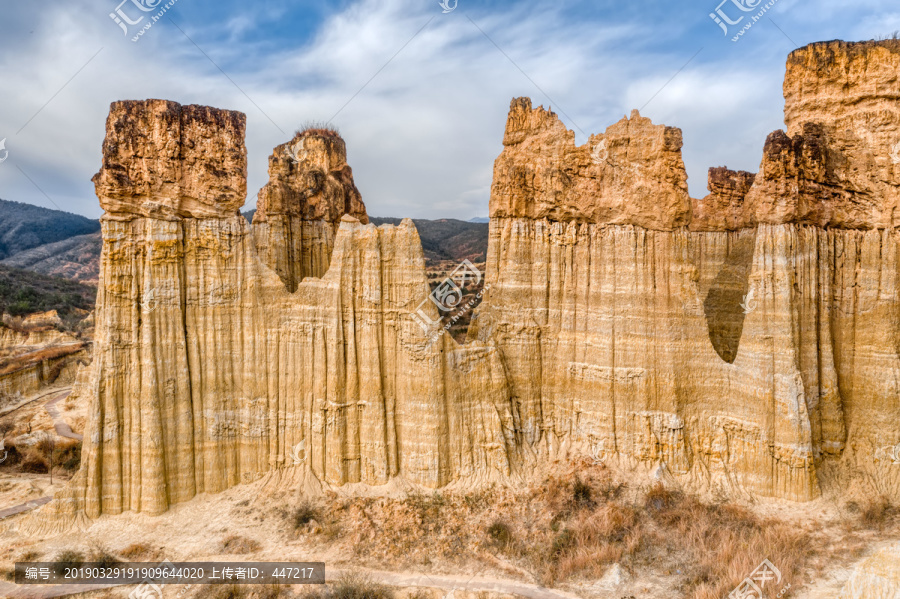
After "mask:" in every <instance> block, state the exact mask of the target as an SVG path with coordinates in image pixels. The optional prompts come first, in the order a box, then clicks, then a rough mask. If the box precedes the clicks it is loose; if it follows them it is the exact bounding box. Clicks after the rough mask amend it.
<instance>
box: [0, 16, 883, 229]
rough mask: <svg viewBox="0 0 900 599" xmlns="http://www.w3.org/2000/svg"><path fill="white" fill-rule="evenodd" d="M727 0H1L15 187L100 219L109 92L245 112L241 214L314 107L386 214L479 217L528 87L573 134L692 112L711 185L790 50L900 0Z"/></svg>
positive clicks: (697, 184)
mask: <svg viewBox="0 0 900 599" xmlns="http://www.w3.org/2000/svg"><path fill="white" fill-rule="evenodd" d="M719 1H720V0H709V1H707V0H702V1H694V0H690V1H680V2H662V1H658V0H648V1H631V2H620V1H617V2H612V1H606V0H592V1H555V2H542V1H540V0H535V1H529V2H508V1H499V0H497V1H487V2H475V1H472V0H442V3H443V4H442V3H441V2H438V0H415V1H414V0H378V1H376V0H358V1H337V2H320V1H309V2H291V1H285V0H282V1H274V0H254V1H252V2H251V1H245V2H239V1H237V0H125V1H124V2H122V0H45V1H43V2H40V3H35V2H13V1H12V0H0V12H2V15H0V39H2V44H0V140H2V141H0V143H2V145H3V148H2V149H0V198H2V199H6V200H14V201H19V202H26V203H30V204H36V205H39V206H44V207H47V208H58V209H61V210H65V211H68V212H74V213H78V214H83V215H85V216H88V217H91V218H97V217H99V216H100V215H101V213H102V211H101V210H100V207H99V204H98V201H97V198H96V196H95V195H94V187H93V184H92V183H91V177H92V176H93V175H94V173H96V172H97V171H98V170H99V167H100V161H101V144H102V141H103V136H104V132H105V121H106V116H107V114H108V112H109V105H110V103H111V102H114V101H117V100H125V99H130V100H139V99H146V98H163V99H168V100H174V101H176V102H180V103H182V104H205V105H210V106H215V107H218V108H227V109H231V110H239V111H241V112H244V113H245V114H246V115H247V150H248V176H249V179H248V197H247V201H246V204H245V209H250V208H252V207H253V206H254V205H255V203H256V193H257V191H258V190H259V188H260V187H262V186H263V185H264V184H265V183H266V181H267V179H268V176H267V168H268V157H269V155H270V154H271V153H272V149H273V148H274V147H275V146H277V145H278V144H281V143H284V142H285V141H288V140H289V139H290V138H291V137H292V136H293V132H294V131H295V130H296V129H298V128H301V127H302V126H304V125H305V124H309V123H311V122H316V123H329V124H330V125H332V126H335V127H337V129H338V130H339V131H340V132H341V134H342V136H343V137H344V139H345V140H346V142H347V152H348V162H349V164H350V166H351V167H352V168H353V173H354V178H355V181H356V185H357V187H358V188H359V189H360V191H361V192H362V196H363V200H364V202H365V203H366V206H367V210H368V213H369V214H370V215H372V216H392V217H412V218H459V219H463V220H468V219H470V218H473V217H484V216H487V214H488V200H489V196H490V185H491V176H492V170H493V162H494V159H495V158H496V157H497V156H498V155H499V153H500V151H501V150H502V139H503V130H504V126H505V122H506V114H507V112H508V110H509V102H510V100H511V99H512V98H515V97H519V96H529V97H531V98H532V100H533V102H534V104H535V105H539V104H540V105H543V106H545V107H547V106H549V107H551V108H552V110H553V111H554V112H556V113H557V114H558V115H559V116H560V118H561V119H562V121H563V122H564V123H565V125H566V126H567V127H568V128H569V129H571V130H573V131H574V132H575V138H576V143H578V144H579V145H580V144H583V143H586V142H587V139H588V136H589V135H591V134H592V133H600V132H603V131H604V130H605V129H606V128H607V127H608V126H609V125H611V124H613V123H614V122H616V121H618V120H620V119H621V118H622V117H623V116H625V115H626V114H630V112H631V110H632V109H634V108H637V109H639V110H640V112H641V114H642V115H644V116H647V117H650V118H651V119H652V120H653V122H654V123H662V124H666V125H669V126H674V127H679V128H681V129H682V131H683V137H684V148H683V155H684V160H685V164H686V166H687V171H688V176H689V180H688V184H689V186H690V191H691V195H692V196H694V197H702V196H703V195H705V194H706V180H707V179H706V174H707V170H708V169H709V168H710V167H713V166H728V167H729V168H732V169H739V170H748V171H752V172H756V171H757V170H758V167H759V162H760V159H761V155H762V147H763V144H764V142H765V139H766V136H767V135H768V134H769V133H771V132H772V131H774V130H776V129H781V128H783V126H784V125H783V105H784V99H783V96H782V87H781V86H782V79H783V76H784V65H785V60H786V58H787V55H788V53H790V52H791V51H792V50H794V49H795V48H797V47H801V46H804V45H806V44H809V43H811V42H815V41H823V40H831V39H844V40H848V41H850V40H866V39H877V38H883V37H888V36H890V35H892V34H893V33H894V32H895V31H897V30H900V4H898V3H897V2H896V0H854V2H853V3H849V2H846V0H841V1H839V0H725V1H724V3H723V4H718V2H719ZM120 2H121V3H120ZM773 2H774V4H772V3H773ZM167 4H172V5H171V6H170V7H169V8H167V9H166V8H165V7H166V6H167ZM769 4H772V6H771V7H770V8H769V9H768V10H767V11H766V12H765V14H764V15H763V16H762V17H761V18H759V19H758V21H756V22H753V23H752V26H751V28H750V29H747V30H746V31H745V32H744V34H743V35H742V36H741V37H739V38H738V40H737V41H732V38H733V36H734V35H736V34H737V32H738V31H739V30H740V29H741V27H744V26H745V25H746V24H748V23H751V20H752V17H753V16H754V15H758V14H759V12H760V11H761V10H763V9H764V8H765V7H766V6H768V5H769ZM717 9H718V10H719V11H720V13H719V14H720V15H722V16H724V17H726V18H727V20H730V21H732V22H736V21H738V19H739V18H741V17H743V19H742V20H741V21H740V22H738V23H737V24H736V25H727V24H723V25H722V26H720V25H718V24H717V23H716V22H715V21H714V20H713V19H712V18H711V17H710V14H711V13H712V14H716V11H717ZM163 10H165V12H164V14H163V15H162V16H161V18H159V19H158V20H157V21H155V22H151V17H152V16H155V15H158V14H159V13H160V11H163ZM117 11H118V12H117ZM111 15H116V16H117V18H119V20H120V21H122V24H121V25H120V24H117V23H116V21H115V20H114V18H113V17H111ZM122 17H124V19H126V20H127V21H132V22H135V23H136V24H134V25H130V24H128V23H127V22H126V20H123V19H122ZM139 19H140V20H139ZM720 20H722V19H721V18H720ZM148 23H150V24H151V25H152V26H151V27H150V28H149V29H146V30H144V32H143V34H142V35H140V36H139V37H137V38H135V36H136V35H137V33H138V31H140V30H141V28H142V27H144V26H146V25H147V24H148ZM723 23H725V21H723ZM723 28H725V30H723ZM726 31H727V32H726ZM133 39H136V40H137V41H132V40H133Z"/></svg>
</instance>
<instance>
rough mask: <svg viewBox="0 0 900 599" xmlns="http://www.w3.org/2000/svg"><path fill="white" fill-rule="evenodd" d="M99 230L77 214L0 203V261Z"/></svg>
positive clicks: (6, 201) (89, 220)
mask: <svg viewBox="0 0 900 599" xmlns="http://www.w3.org/2000/svg"><path fill="white" fill-rule="evenodd" d="M99 230H100V221H98V220H91V219H89V218H85V217H83V216H80V215H78V214H72V213H70V212H62V211H61V210H50V209H48V208H41V207H40V206H33V205H31V204H23V203H20V202H11V201H8V200H0V260H3V259H5V258H9V257H10V256H14V255H16V254H18V253H20V252H23V251H25V250H29V249H31V248H35V247H38V246H41V245H45V244H48V243H54V242H57V241H62V240H64V239H68V238H70V237H74V236H76V235H87V234H89V233H96V232H97V231H99Z"/></svg>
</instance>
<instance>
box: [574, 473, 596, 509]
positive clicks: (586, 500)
mask: <svg viewBox="0 0 900 599" xmlns="http://www.w3.org/2000/svg"><path fill="white" fill-rule="evenodd" d="M572 501H573V502H574V503H575V505H576V506H579V507H586V506H589V505H592V504H593V503H594V502H593V501H592V500H591V487H590V485H588V484H587V483H586V482H584V481H583V480H581V478H579V477H577V476H576V477H575V484H573V485H572Z"/></svg>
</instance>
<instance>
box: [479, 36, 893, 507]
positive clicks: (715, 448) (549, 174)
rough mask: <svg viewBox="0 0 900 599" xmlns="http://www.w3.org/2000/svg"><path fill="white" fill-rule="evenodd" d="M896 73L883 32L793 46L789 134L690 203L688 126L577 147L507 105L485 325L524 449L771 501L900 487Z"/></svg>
mask: <svg viewBox="0 0 900 599" xmlns="http://www.w3.org/2000/svg"><path fill="white" fill-rule="evenodd" d="M898 66H900V45H898V43H897V42H896V41H893V40H892V41H886V42H878V43H875V42H870V43H863V44H845V43H843V42H829V43H826V44H814V45H812V46H809V47H807V48H803V49H801V50H798V51H796V52H794V53H793V54H792V55H791V57H790V58H789V60H788V70H787V77H786V81H785V98H786V108H785V114H786V121H787V124H788V133H785V132H781V131H777V132H775V133H773V134H772V135H770V136H769V138H768V140H767V142H766V146H765V150H764V155H763V161H762V164H761V167H760V173H759V174H758V175H753V174H751V173H736V172H733V171H728V170H727V169H712V170H711V172H710V195H709V196H707V197H706V198H704V199H703V200H688V199H687V196H686V193H684V191H683V190H684V187H683V185H682V184H681V182H682V181H683V180H684V172H683V170H684V169H683V165H682V164H681V160H680V155H679V156H675V155H674V154H679V150H680V133H676V132H674V131H672V130H671V129H670V128H666V127H661V126H653V125H651V124H650V123H649V121H647V120H646V119H640V118H639V117H637V115H634V114H633V115H632V118H631V119H627V120H625V121H622V122H620V123H618V124H617V125H614V126H613V127H611V128H610V129H609V130H608V131H607V132H606V134H605V135H603V136H600V137H596V136H592V137H591V139H590V141H589V143H588V144H586V145H585V146H583V147H576V146H575V144H574V135H573V134H572V133H571V132H568V131H565V128H564V127H563V126H562V125H561V123H559V121H558V119H557V118H556V116H555V115H553V114H552V113H549V112H547V111H544V110H543V109H532V108H531V104H530V102H528V101H527V100H523V99H520V100H515V101H513V103H512V105H511V108H510V116H509V121H508V123H507V131H506V136H505V139H504V145H505V148H504V150H503V153H502V154H501V155H500V157H499V158H498V159H497V162H496V163H495V167H494V185H493V187H492V195H491V217H492V220H491V245H490V251H489V255H488V283H489V284H490V285H491V290H490V293H489V294H488V296H487V299H486V302H485V303H484V304H483V307H482V308H481V311H480V314H479V315H478V318H477V319H476V322H478V323H480V324H479V326H490V327H491V328H492V330H493V331H494V332H495V333H494V335H495V337H496V340H497V343H498V345H499V346H500V348H501V352H502V354H503V356H504V359H505V360H506V361H507V365H508V370H509V373H510V389H511V391H512V394H513V397H514V399H515V401H516V402H517V405H518V406H520V409H521V410H522V412H523V414H524V415H523V421H524V422H526V423H529V424H528V426H527V427H526V436H525V438H526V440H527V442H528V443H530V444H532V445H533V446H535V447H536V448H537V449H538V451H543V452H547V453H553V452H554V451H556V450H558V449H560V448H562V449H565V448H566V447H567V446H571V445H575V444H583V443H585V442H587V443H588V444H589V445H590V446H591V447H593V448H595V450H596V448H598V447H599V448H602V449H604V450H606V451H607V452H609V451H614V452H616V453H618V454H619V455H621V456H625V457H627V458H629V459H637V460H642V461H651V462H660V461H663V462H666V464H667V466H668V467H669V469H670V470H672V471H674V472H676V473H677V472H682V473H684V474H687V475H689V477H691V478H703V477H705V475H707V474H710V475H712V478H713V480H715V479H716V478H717V477H719V476H720V475H724V477H725V478H727V479H728V480H729V481H730V482H734V483H737V484H738V485H740V486H743V487H744V488H747V489H748V490H750V491H752V492H754V493H759V494H762V495H774V496H779V497H787V498H791V499H809V498H812V497H815V496H816V495H817V494H818V493H819V492H820V485H821V484H823V483H824V482H828V483H833V482H834V481H835V478H836V479H837V480H838V481H839V485H843V484H844V482H845V479H846V478H847V477H850V476H853V473H856V474H859V473H864V474H865V475H866V476H864V477H859V478H867V479H868V480H869V484H870V485H873V486H874V487H875V489H874V490H877V491H878V492H881V493H885V494H887V495H892V496H898V493H900V484H898V483H900V472H898V471H897V469H894V470H891V468H890V463H889V460H887V459H884V456H882V458H881V459H880V460H879V457H878V453H879V451H881V452H882V453H885V452H884V446H889V445H892V444H895V443H897V441H898V438H897V436H898V435H900V427H898V425H897V422H900V376H898V372H900V371H898V368H900V298H898V296H897V287H898V283H900V280H898V278H900V263H898V261H897V243H898V234H897V230H896V227H897V225H898V222H897V220H896V218H897V216H896V215H897V209H896V204H897V192H898V183H900V102H898V98H900V88H898V85H900V84H898V79H897V77H896V73H897V70H898ZM660 140H665V141H664V142H662V143H661V141H660ZM589 157H590V160H588V158H589ZM654 194H655V195H654ZM657 197H658V201H657ZM686 215H688V216H687V217H686ZM688 221H689V222H688ZM685 224H687V225H688V226H687V228H686V229H685V228H684V227H683V225H685ZM476 332H477V331H473V334H475V333H476ZM482 336H483V334H482ZM586 381H587V382H586ZM879 447H881V448H882V449H881V450H879ZM838 456H841V457H842V460H841V461H840V463H839V465H838V464H837V463H836V461H835V460H834V459H831V458H837V457H838ZM822 468H825V471H827V473H828V474H827V475H825V474H822V472H821V469H822ZM836 488H837V487H836ZM869 489H870V490H872V489H871V486H870V487H869Z"/></svg>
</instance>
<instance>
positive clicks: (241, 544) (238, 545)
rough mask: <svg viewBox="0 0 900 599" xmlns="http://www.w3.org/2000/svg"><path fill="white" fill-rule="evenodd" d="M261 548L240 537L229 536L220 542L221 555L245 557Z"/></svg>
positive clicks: (254, 542) (256, 543) (251, 540)
mask: <svg viewBox="0 0 900 599" xmlns="http://www.w3.org/2000/svg"><path fill="white" fill-rule="evenodd" d="M261 548H262V546H261V545H260V544H259V542H257V541H254V540H253V539H248V538H247V537H242V536H240V535H231V536H230V537H227V538H226V539H225V540H223V541H222V553H232V554H235V555H245V554H247V553H256V552H257V551H259V550H260V549H261Z"/></svg>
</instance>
